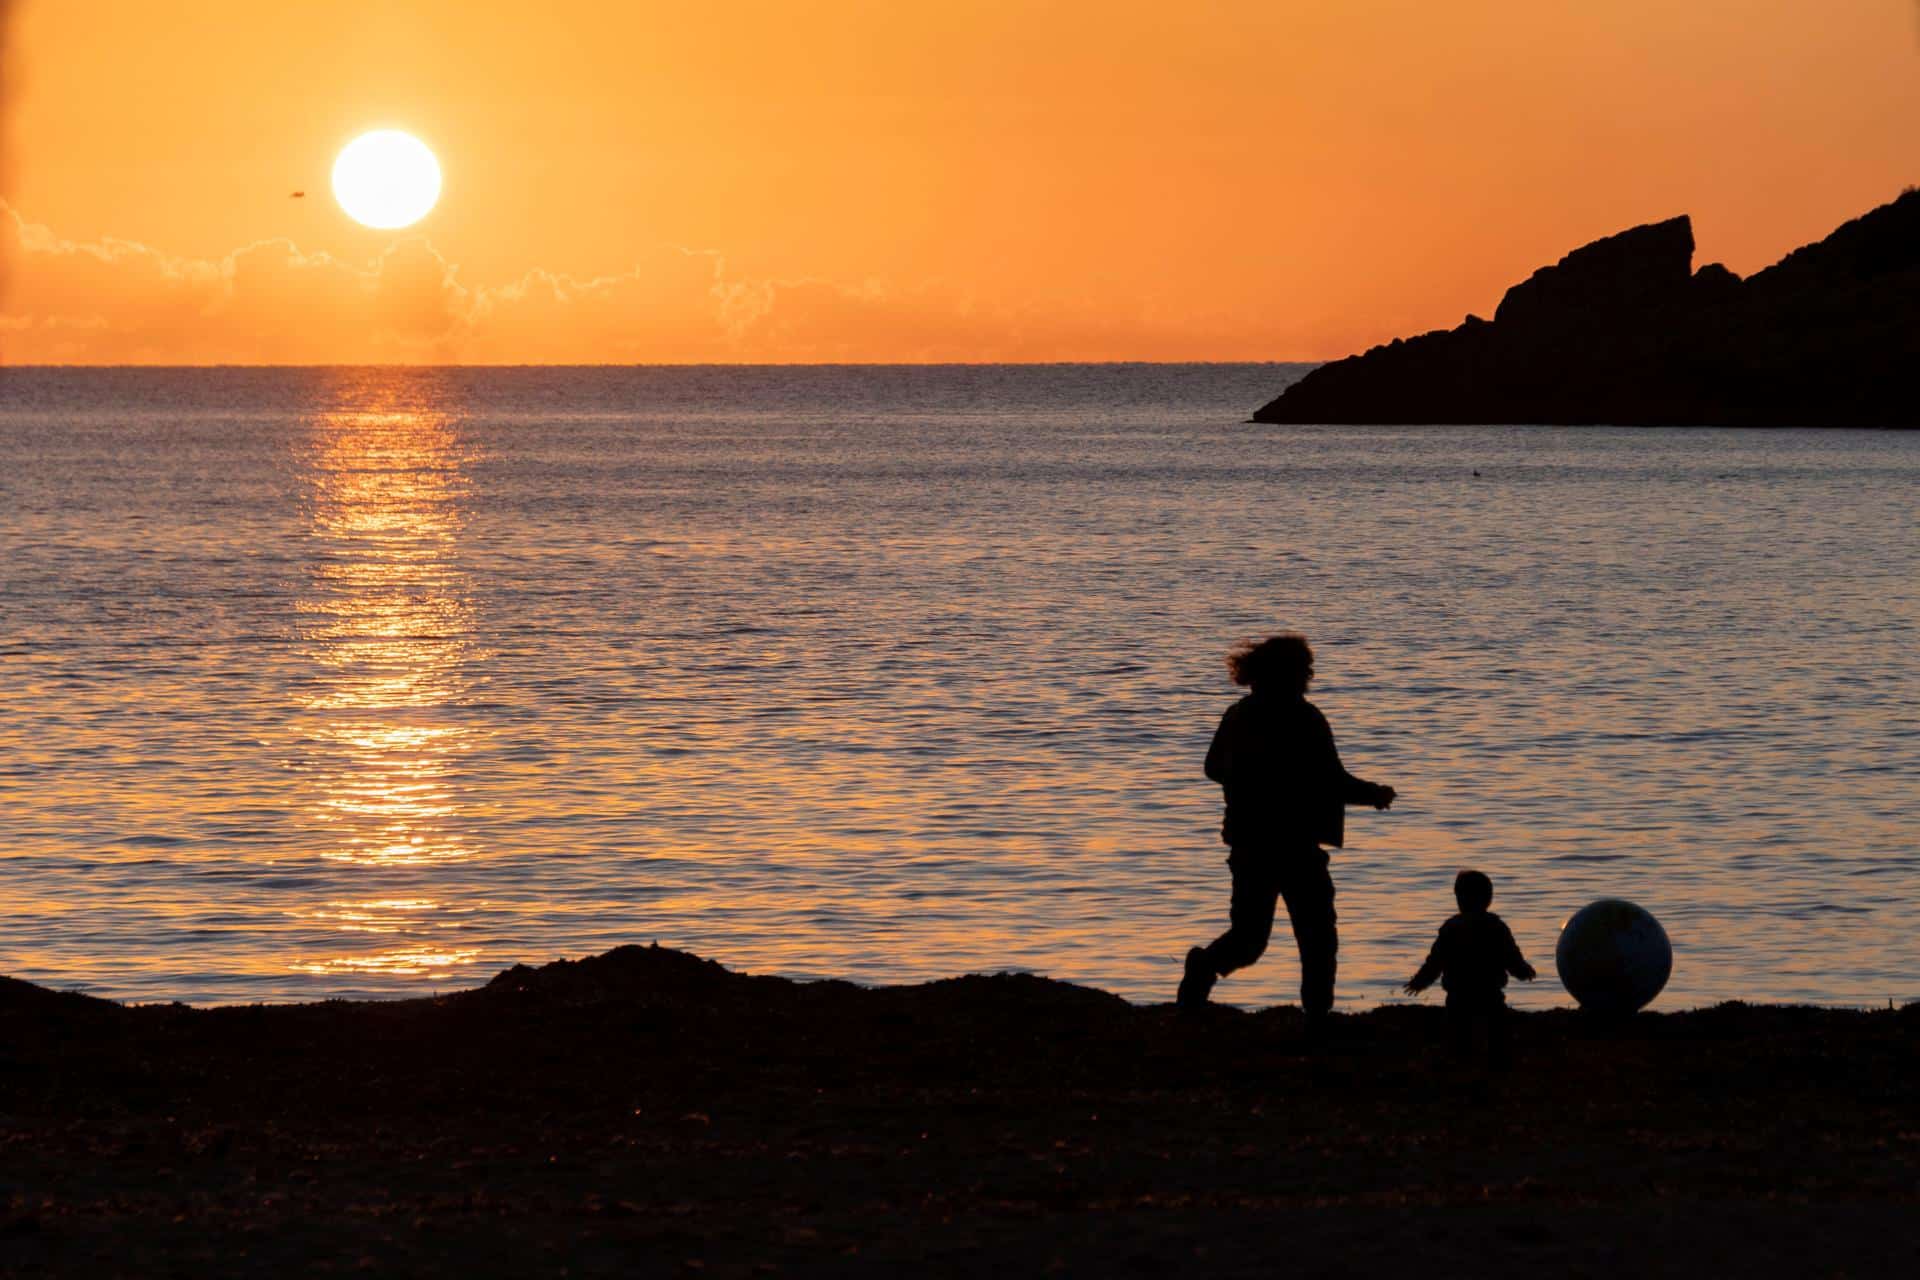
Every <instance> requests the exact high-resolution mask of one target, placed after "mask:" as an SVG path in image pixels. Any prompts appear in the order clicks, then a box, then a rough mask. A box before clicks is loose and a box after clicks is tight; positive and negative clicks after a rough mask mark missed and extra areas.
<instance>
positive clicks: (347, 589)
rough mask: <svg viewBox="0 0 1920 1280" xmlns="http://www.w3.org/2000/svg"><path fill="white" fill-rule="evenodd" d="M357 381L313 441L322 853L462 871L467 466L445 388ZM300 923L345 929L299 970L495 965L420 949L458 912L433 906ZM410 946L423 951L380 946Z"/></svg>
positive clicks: (425, 970) (428, 970)
mask: <svg viewBox="0 0 1920 1280" xmlns="http://www.w3.org/2000/svg"><path fill="white" fill-rule="evenodd" d="M343 377H346V378H347V380H346V381H345V382H344V384H343V385H342V386H341V387H340V389H339V391H340V395H339V403H338V404H337V406H336V407H334V408H331V409H329V410H327V411H325V412H322V413H319V414H316V415H315V416H314V418H313V420H312V423H311V432H310V434H309V436H308V438H307V441H306V443H305V452H306V454H307V458H306V467H305V474H306V477H307V482H308V484H309V486H310V494H311V496H310V501H311V512H312V517H311V518H312V539H313V547H314V561H313V563H314V570H313V583H312V592H311V595H310V596H309V597H308V598H306V599H303V600H301V601H300V602H299V604H298V612H299V613H300V615H301V617H302V625H301V632H302V636H303V639H304V641H305V644H306V646H307V648H308V656H309V657H310V658H311V660H312V662H313V663H314V667H315V669H316V670H317V671H318V672H320V673H321V675H320V678H319V681H318V683H317V685H316V686H315V687H314V688H313V689H312V690H311V691H310V692H308V693H307V694H306V695H305V696H304V697H303V698H302V699H301V710H302V714H303V715H304V716H305V717H307V718H309V719H310V721H311V723H310V725H309V726H308V730H309V732H308V739H307V740H308V741H309V742H310V743H311V745H312V747H313V756H314V759H313V762H312V764H311V766H310V768H311V774H312V777H311V781H312V783H313V786H314V791H315V796H314V801H313V805H312V818H313V822H314V824H315V827H316V829H317V830H318V831H319V832H320V833H321V841H322V844H323V851H322V853H321V855H320V856H321V857H322V858H323V859H324V860H326V861H328V862H332V863H344V864H348V865H349V866H351V867H359V868H365V869H368V870H369V871H372V870H373V869H376V868H399V867H422V866H427V865H430V864H435V863H447V862H453V861H459V860H463V859H467V858H469V857H471V856H472V853H473V850H472V849H471V848H470V847H469V846H468V845H467V844H466V843H465V842H464V841H463V839H462V838H461V835H460V832H459V829H458V826H457V825H456V822H455V819H456V817H457V813H458V796H457V793H456V789H455V787H454V784H453V782H452V780H451V779H450V777H449V770H450V768H451V766H452V764H453V762H454V761H455V760H456V759H457V758H458V756H459V755H460V754H461V753H462V752H463V751H464V750H466V749H467V748H468V747H469V746H470V745H471V738H472V736H473V730H472V729H471V727H470V726H469V725H468V724H467V723H466V721H465V720H464V719H463V718H462V717H461V716H460V715H459V714H458V709H459V706H460V703H461V701H462V699H463V698H464V697H465V696H466V693H467V689H468V677H467V669H468V664H469V662H470V661H471V659H472V657H473V653H472V650H473V641H472V631H473V616H474V605H473V593H472V591H471V590H470V584H469V582H468V581H467V578H466V576H465V574H464V573H463V572H462V571H461V570H460V568H459V567H458V565H457V563H456V561H455V559H454V555H453V553H454V550H455V546H456V543H457V541H458V539H459V536H460V530H461V526H462V523H463V521H464V519H465V508H464V506H463V503H464V501H465V499H466V496H467V479H466V475H465V471H464V465H465V463H466V462H467V460H468V454H467V451H466V448H465V446H464V445H463V444H462V442H461V440H460V436H459V432H458V423H457V420H456V418H455V416H454V415H453V414H452V413H450V412H449V411H448V409H447V407H446V403H445V400H444V397H443V396H442V397H435V396H433V394H432V387H431V384H428V385H427V386H426V387H425V388H423V386H422V384H421V383H420V382H418V381H416V380H397V379H380V378H377V377H373V378H369V377H365V376H364V375H362V376H357V377H350V376H347V375H343ZM345 878H347V879H351V875H350V874H349V875H348V876H347V877H345ZM295 914H296V916H297V917H298V918H300V919H302V920H304V921H305V922H307V923H308V924H310V925H319V926H322V927H330V928H332V929H334V930H337V931H338V932H339V933H340V934H342V935H345V936H343V938H342V944H343V945H342V948H341V950H340V951H338V952H337V953H333V954H323V955H303V956H298V957H296V958H295V959H294V960H293V962H292V965H291V967H292V968H293V970H294V971H296V972H301V973H310V974H323V975H324V974H349V973H369V974H382V975H388V976H395V977H403V976H404V977H422V978H439V977H448V976H451V975H452V974H453V973H454V972H455V971H457V970H458V969H459V968H460V967H461V966H463V965H466V964H468V963H470V962H472V961H473V960H474V959H475V958H476V957H477V956H478V954H479V953H478V952H477V951H476V950H475V949H474V948H471V947H461V946H457V945H435V944H434V943H431V942H426V941H422V940H420V939H421V935H422V934H431V933H433V932H435V931H436V928H437V927H445V926H447V925H450V924H451V923H452V922H453V920H454V919H456V918H457V916H458V915H459V914H460V913H459V911H458V910H457V909H456V908H453V907H451V906H450V905H449V904H447V903H445V902H442V901H440V900H438V899H436V898H434V897H430V896H418V895H411V896H394V895H390V894H389V895H384V896H375V897H369V898H364V899H359V898H352V897H348V898H341V899H337V900H332V901H328V902H326V903H324V904H323V905H320V906H315V907H306V908H302V909H299V910H297V911H296V913H295ZM394 935H402V936H404V937H406V938H408V939H410V940H409V941H406V942H403V943H400V944H398V945H394V944H386V945H382V944H381V943H380V942H379V941H378V940H379V939H381V938H385V937H390V936H394ZM368 944H371V945H368Z"/></svg>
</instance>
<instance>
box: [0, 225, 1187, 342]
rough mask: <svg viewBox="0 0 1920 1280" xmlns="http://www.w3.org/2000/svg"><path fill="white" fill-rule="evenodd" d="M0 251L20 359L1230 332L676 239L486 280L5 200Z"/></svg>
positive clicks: (446, 269) (401, 259)
mask: <svg viewBox="0 0 1920 1280" xmlns="http://www.w3.org/2000/svg"><path fill="white" fill-rule="evenodd" d="M0 260H5V261H6V262H7V263H8V264H9V268H10V278H9V280H8V282H7V284H8V288H7V293H6V296H5V298H4V300H3V301H0V355H4V356H5V358H6V360H7V361H8V363H12V364H39V363H45V364H218V363H236V364H276V363H287V364H309V363H310V364H332V363H339V364H360V363H385V362H401V363H486V364H559V363H582V364H592V363H655V362H659V363H679V362H703V361H711V362H720V363H724V362H735V361H769V362H782V361H832V360H846V361H858V360H881V361H886V360H901V361H913V360H929V361H932V360H1071V359H1113V358H1126V357H1128V356H1131V355H1140V354H1144V353H1147V352H1150V351H1155V350H1159V351H1163V352H1164V351H1165V350H1166V349H1167V346H1168V344H1169V343H1170V342H1171V343H1176V344H1177V345H1178V346H1179V347H1181V348H1192V349H1193V350H1195V351H1201V350H1205V349H1206V346H1205V344H1206V343H1208V342H1210V341H1215V340H1217V339H1218V337H1219V335H1217V334H1201V333H1195V332H1193V331H1192V330H1191V329H1190V328H1180V327H1176V326H1167V325H1159V324H1153V323H1149V322H1144V321H1142V320H1140V319H1139V318H1131V319H1129V318H1125V317H1121V318H1116V319H1109V318H1106V317H1097V318H1095V319H1093V320H1092V321H1089V320H1087V319H1085V318H1081V317H1075V316H1073V315H1071V314H1069V313H1066V312H1064V311H1060V310H1047V309H1043V308H1033V307H1026V308H1019V307H1010V306H1006V305H990V304H986V303H982V302H981V301H979V300H977V299H975V298H973V297H971V296H969V295H968V294H966V293H965V292H963V291H959V290H954V289H950V288H945V287H942V286H939V285H936V284H922V285H916V286H913V287H910V288H904V289H902V288H897V287H889V286H888V285H885V284H883V283H880V282H872V281H869V282H862V283H858V284H846V283H842V282H836V281H830V280H820V279H793V280H779V279H746V278H741V277H739V276H737V275H735V274H733V273H731V272H730V271H729V270H728V267H727V263H726V261H725V259H724V258H723V257H722V256H721V255H720V254H719V253H717V252H714V251H712V250H705V249H686V248H678V247H674V246H658V247H655V248H652V249H650V250H647V251H646V252H644V253H643V254H642V255H641V256H640V257H639V259H638V260H637V261H635V262H634V263H633V264H632V265H631V266H630V267H629V268H628V269H627V270H625V271H622V272H619V273H616V274H613V275H606V276H599V277H595V278H592V279H584V280H583V279H579V278H576V277H573V276H568V275H563V274H557V273H554V272H550V271H545V270H539V269H535V270H531V271H528V272H527V273H526V274H525V275H524V276H522V277H521V278H520V279H518V280H515V281H512V282H510V283H507V284H504V285H494V286H487V287H481V286H474V285H470V284H468V283H467V282H465V281H463V280H462V279H461V278H460V273H459V269H458V267H457V266H456V265H455V264H453V263H451V262H449V261H447V259H446V258H445V257H444V256H443V255H442V254H441V253H440V252H439V251H438V250H436V249H435V248H434V247H433V246H432V244H430V243H429V242H427V241H426V240H424V239H420V238H418V237H411V238H403V239H400V240H397V241H395V242H394V243H393V244H392V245H391V246H390V247H389V248H388V249H387V250H386V252H385V253H383V254H381V255H380V256H379V257H378V258H375V259H373V260H372V261H370V262H367V263H364V264H354V263H349V262H344V261H342V260H340V259H338V258H334V257H331V256H329V255H328V254H325V253H308V252H305V251H303V250H301V249H300V247H299V246H298V245H296V244H294V243H293V242H292V241H290V240H285V239H272V240H260V241H256V242H254V243H253V244H250V245H246V246H245V247H243V248H239V249H235V250H233V251H232V252H231V253H228V254H227V255H225V256H224V257H221V258H218V259H204V258H186V257H179V256H175V255H171V254H168V253H166V252H164V251H162V250H159V249H155V248H151V247H149V246H147V245H142V244H138V243H135V242H133V241H129V240H120V239H104V240H99V241H93V242H78V241H73V240H67V239H63V238H61V237H60V236H59V235H57V234H56V233H55V232H54V231H53V230H52V229H50V228H48V227H45V226H41V225H39V224H37V223H32V222H29V221H27V220H26V219H25V218H24V217H22V216H21V215H20V213H19V212H18V211H16V210H15V209H13V208H12V207H10V206H8V205H6V204H5V202H3V201H0ZM1214 349H1216V350H1217V349H1218V348H1217V347H1216V348H1214ZM1162 358H1166V356H1164V355H1163V356H1162ZM1176 358H1177V357H1176Z"/></svg>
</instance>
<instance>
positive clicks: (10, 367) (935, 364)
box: [0, 356, 1347, 373]
mask: <svg viewBox="0 0 1920 1280" xmlns="http://www.w3.org/2000/svg"><path fill="white" fill-rule="evenodd" d="M1346 358H1347V357H1345V356H1339V357H1333V358H1332V359H1322V360H651V361H627V362H623V361H600V362H568V363H527V364H509V363H504V362H492V361H488V362H479V361H464V360H462V361H449V362H445V363H440V364H435V363H430V362H421V361H364V362H360V361H318V362H314V363H302V364H267V363H253V362H245V361H223V362H215V363H206V364H185V363H160V362H155V363H151V364H149V363H135V364H125V363H121V364H106V363H102V364H95V363H73V364H49V363H27V364H8V363H6V362H4V361H0V373H6V372H9V371H12V372H30V371H31V372H38V371H44V370H62V371H78V370H87V369H95V370H129V369H182V370H186V369H193V370H210V369H259V370H277V369H303V370H304V369H315V370H318V369H992V368H1025V369H1070V368H1123V367H1128V368H1130V367H1136V366H1156V367H1174V366H1182V365H1186V366H1192V365H1201V366H1208V367H1213V368H1232V367H1249V368H1254V367H1261V368H1264V367H1267V366H1274V365H1303V364H1306V365H1320V364H1330V363H1332V362H1333V359H1346Z"/></svg>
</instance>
